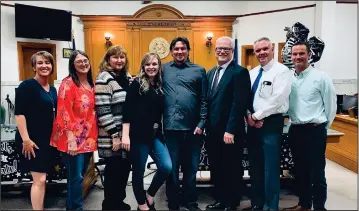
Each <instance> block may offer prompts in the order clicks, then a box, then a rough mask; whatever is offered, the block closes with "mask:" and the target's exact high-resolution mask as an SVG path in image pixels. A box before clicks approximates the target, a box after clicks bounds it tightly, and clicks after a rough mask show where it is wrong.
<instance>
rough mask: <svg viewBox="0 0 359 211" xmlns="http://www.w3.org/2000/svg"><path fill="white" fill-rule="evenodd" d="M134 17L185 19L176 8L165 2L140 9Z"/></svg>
mask: <svg viewBox="0 0 359 211" xmlns="http://www.w3.org/2000/svg"><path fill="white" fill-rule="evenodd" d="M133 18H136V19H185V16H184V15H183V14H182V13H181V12H180V11H179V10H177V9H176V8H173V7H171V6H168V5H165V4H152V5H149V6H146V7H144V8H142V9H140V10H138V11H137V12H136V13H135V14H134V15H133Z"/></svg>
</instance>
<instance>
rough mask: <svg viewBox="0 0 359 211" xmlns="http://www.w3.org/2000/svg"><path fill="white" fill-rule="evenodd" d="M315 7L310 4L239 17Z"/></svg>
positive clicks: (245, 15)
mask: <svg viewBox="0 0 359 211" xmlns="http://www.w3.org/2000/svg"><path fill="white" fill-rule="evenodd" d="M315 6H316V4H309V5H304V6H299V7H289V8H284V9H278V10H268V11H263V12H255V13H248V14H243V15H239V16H238V17H240V18H241V17H247V16H253V15H263V14H268V13H275V12H284V11H290V10H299V9H305V8H311V7H315Z"/></svg>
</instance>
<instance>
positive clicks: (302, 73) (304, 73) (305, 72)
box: [294, 64, 313, 77]
mask: <svg viewBox="0 0 359 211" xmlns="http://www.w3.org/2000/svg"><path fill="white" fill-rule="evenodd" d="M312 69H313V67H312V65H310V64H309V66H308V67H307V68H306V69H305V70H303V71H302V72H301V73H299V75H298V74H297V72H295V71H294V76H296V77H298V76H301V77H304V76H306V75H308V73H309V72H310V71H311V70H312Z"/></svg>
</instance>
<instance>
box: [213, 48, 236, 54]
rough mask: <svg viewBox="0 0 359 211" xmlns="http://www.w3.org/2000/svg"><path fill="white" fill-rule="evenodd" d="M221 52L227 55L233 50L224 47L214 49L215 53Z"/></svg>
mask: <svg viewBox="0 0 359 211" xmlns="http://www.w3.org/2000/svg"><path fill="white" fill-rule="evenodd" d="M222 50H223V51H224V52H226V53H228V52H229V51H231V50H233V48H226V47H218V48H216V51H217V52H221V51H222Z"/></svg>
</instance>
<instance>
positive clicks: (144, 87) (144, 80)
mask: <svg viewBox="0 0 359 211" xmlns="http://www.w3.org/2000/svg"><path fill="white" fill-rule="evenodd" d="M152 58H157V61H158V73H157V75H156V76H155V91H156V92H157V93H160V94H163V90H162V63H161V58H160V57H159V56H158V54H156V53H146V54H145V55H144V56H143V58H142V61H141V67H140V74H139V76H138V78H139V83H140V90H139V92H140V95H141V94H144V93H146V92H147V91H148V90H149V89H150V80H149V78H148V75H147V74H146V72H145V65H146V63H147V62H148V61H150V60H151V59H152Z"/></svg>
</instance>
